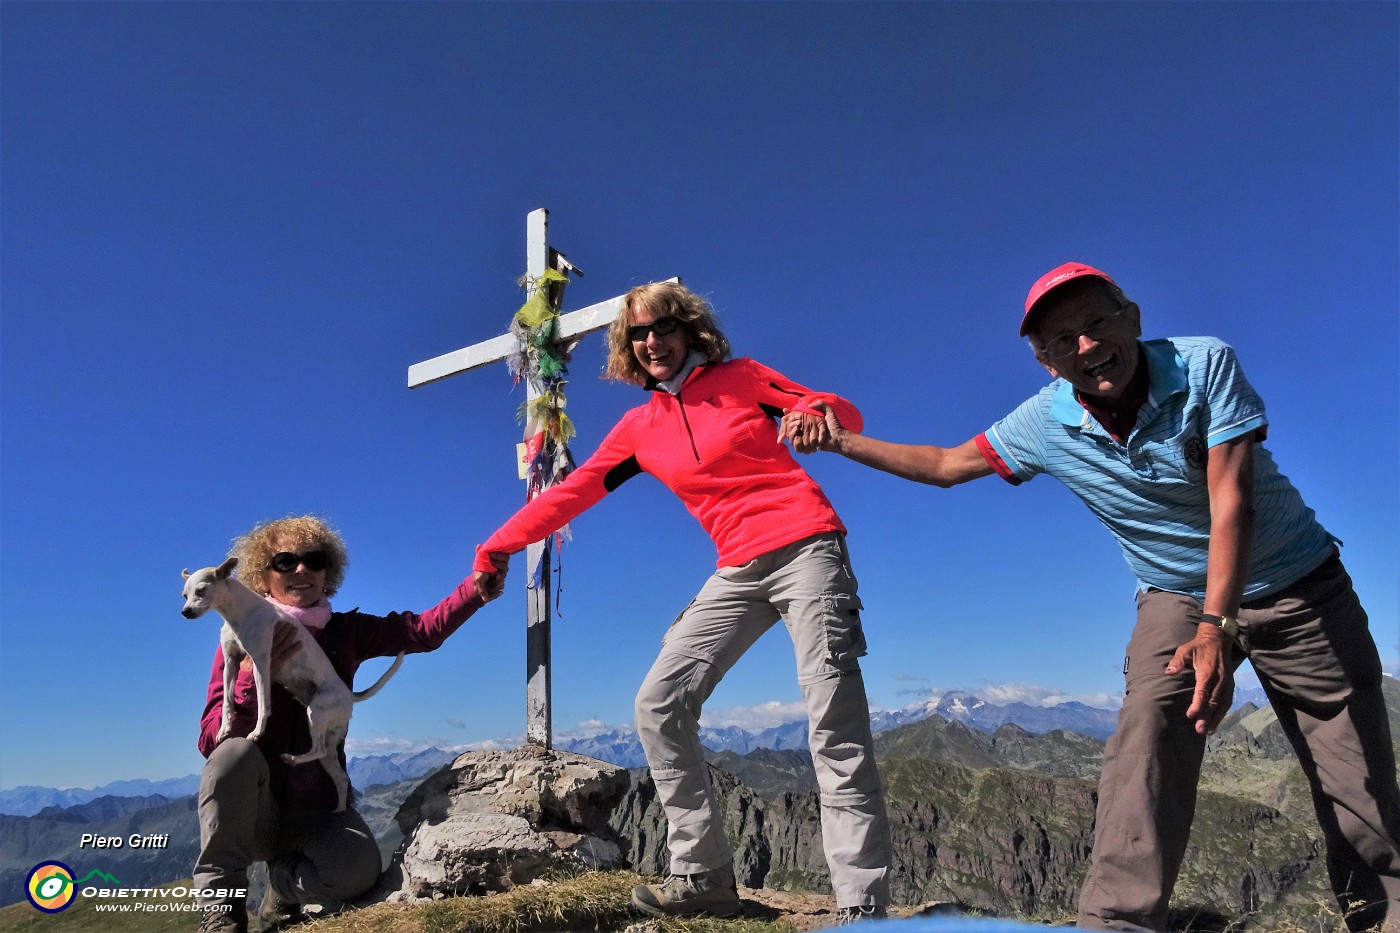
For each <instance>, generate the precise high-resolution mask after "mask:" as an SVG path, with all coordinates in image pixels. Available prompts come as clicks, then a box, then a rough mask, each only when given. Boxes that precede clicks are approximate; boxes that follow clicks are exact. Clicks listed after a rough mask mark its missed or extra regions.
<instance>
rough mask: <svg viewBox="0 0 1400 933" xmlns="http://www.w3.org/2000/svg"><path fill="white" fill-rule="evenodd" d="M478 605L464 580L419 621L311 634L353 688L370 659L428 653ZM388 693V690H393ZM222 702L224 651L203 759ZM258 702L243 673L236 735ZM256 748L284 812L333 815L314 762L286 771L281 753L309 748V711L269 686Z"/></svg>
mask: <svg viewBox="0 0 1400 933" xmlns="http://www.w3.org/2000/svg"><path fill="white" fill-rule="evenodd" d="M481 606H482V600H481V597H479V596H477V595H476V591H475V590H473V589H472V583H471V578H470V577H468V578H467V579H465V580H463V581H462V582H461V583H459V584H458V585H457V588H456V589H455V590H453V591H452V593H451V595H449V596H448V597H447V598H446V599H444V600H443V601H442V602H440V603H438V604H437V605H436V606H434V607H433V608H431V609H429V610H428V611H426V612H424V613H423V614H422V615H418V614H416V613H412V612H395V613H392V614H390V615H388V616H372V615H368V614H366V613H363V612H360V611H359V610H358V609H352V610H351V611H349V612H336V613H332V615H331V618H330V621H329V622H327V623H326V625H325V628H323V629H321V631H320V632H318V633H316V642H317V643H318V644H319V645H320V646H321V648H322V650H324V651H325V652H326V656H327V657H328V658H330V662H331V666H332V667H334V668H335V670H336V673H338V674H340V679H341V680H343V681H345V683H346V685H348V686H350V687H351V688H352V689H353V687H354V680H355V671H356V670H358V669H359V666H360V664H361V662H363V661H365V660H367V659H369V658H381V657H392V656H394V655H396V654H398V653H399V652H400V651H402V652H404V653H406V654H418V653H420V652H424V651H432V650H433V649H434V648H437V647H438V646H440V645H441V644H442V643H443V642H444V641H446V640H447V636H449V635H451V634H452V633H453V632H455V631H457V629H458V628H459V627H461V625H462V623H463V622H465V621H467V619H468V618H470V617H471V615H472V613H474V612H476V610H478V609H480V608H481ZM391 688H392V685H391ZM223 702H224V653H223V650H222V649H215V651H214V667H213V669H212V670H211V671H210V673H209V696H208V699H207V700H206V701H205V703H204V716H203V717H202V718H201V720H200V727H199V751H200V754H202V755H203V756H204V757H205V758H208V757H209V755H210V753H211V752H213V751H214V736H216V735H218V733H219V726H220V724H221V721H222V717H223ZM257 716H258V699H257V692H256V688H255V687H254V685H253V672H252V671H251V670H246V671H245V670H240V671H239V672H238V677H237V679H236V680H235V681H234V685H233V734H234V735H236V736H246V735H247V734H248V733H250V732H252V731H253V726H254V725H256V724H257ZM258 747H259V748H260V749H261V750H262V753H263V757H265V758H266V759H267V765H268V768H269V769H270V772H271V782H272V791H273V795H274V796H275V797H276V798H277V802H278V803H279V804H280V805H281V806H283V807H291V808H293V809H297V810H311V809H327V810H329V809H332V808H334V807H335V802H336V793H335V784H334V783H332V781H331V779H330V775H328V774H326V769H325V768H323V767H322V766H321V763H320V762H319V761H311V762H307V763H306V764H304V765H297V766H295V767H289V766H288V765H287V764H285V763H284V762H283V761H282V759H281V755H282V753H283V752H288V753H291V754H299V753H301V752H304V751H306V750H307V749H308V748H310V747H311V732H310V729H309V727H308V725H307V721H306V708H305V707H304V706H302V705H301V704H300V703H298V702H297V701H296V699H295V698H293V697H292V695H291V694H290V693H288V692H287V691H286V690H284V689H283V688H282V687H280V686H278V685H276V684H274V685H273V687H272V715H271V717H270V718H269V720H268V724H267V731H266V732H265V733H264V734H263V737H262V738H261V739H259V740H258ZM336 754H337V755H339V756H340V762H341V764H342V765H343V764H345V747H344V745H342V746H341V747H340V748H338V749H336Z"/></svg>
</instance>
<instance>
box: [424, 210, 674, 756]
mask: <svg viewBox="0 0 1400 933" xmlns="http://www.w3.org/2000/svg"><path fill="white" fill-rule="evenodd" d="M525 239H526V259H525V275H526V281H527V282H528V283H530V284H529V285H528V286H527V287H528V288H534V287H535V285H534V283H537V282H539V281H540V278H541V277H542V276H543V275H544V272H545V270H546V269H557V270H558V271H560V272H573V273H574V274H576V275H582V274H583V273H582V272H581V271H579V270H578V269H577V268H575V267H574V266H573V264H572V263H570V262H569V261H568V260H567V259H565V258H564V257H563V255H561V254H560V253H559V252H558V251H556V250H555V249H553V248H552V247H551V246H550V245H549V211H547V210H545V209H543V208H540V209H539V210H535V211H531V212H530V214H529V217H528V218H527V220H526V237H525ZM667 281H671V282H679V281H680V279H676V278H673V279H668V280H667ZM554 287H555V288H558V289H560V290H561V292H560V294H559V298H560V301H557V302H554V304H556V306H557V305H559V304H560V303H562V297H563V296H562V289H563V287H564V285H563V283H558V284H556V285H555V286H554ZM622 298H623V296H622V295H619V296H617V297H616V298H609V299H608V300H607V301H600V302H598V303H597V304H593V305H589V306H588V307H586V308H581V309H579V310H578V311H571V312H570V313H568V314H564V315H561V316H560V317H559V319H558V321H557V322H556V325H555V327H556V330H555V333H556V335H557V336H558V340H559V342H560V343H570V342H573V341H576V340H578V339H580V338H582V337H585V336H587V335H588V334H591V333H593V332H594V331H598V330H602V329H603V328H604V327H607V326H608V325H609V324H611V323H612V322H613V319H614V318H616V317H617V314H618V312H619V311H621V310H622ZM515 349H516V338H515V336H514V335H512V334H508V333H507V334H502V335H500V336H499V337H492V338H491V339H490V340H483V341H482V342H481V343H475V344H472V345H471V346H469V347H463V348H462V349H460V350H454V351H452V352H451V353H444V354H443V355H442V356H437V357H433V358H432V359H430V360H424V361H423V362H421V363H414V364H413V365H412V366H410V367H409V368H408V387H409V388H410V389H416V388H418V387H419V386H423V385H427V384H428V383H430V382H436V381H438V380H439V379H446V378H447V377H448V376H455V375H457V374H458V373H464V372H467V371H468V370H472V369H477V368H478V367H481V366H486V365H489V364H491V363H499V362H501V361H503V360H505V359H506V358H507V357H509V356H510V355H511V353H512V352H514V351H515ZM525 382H526V386H527V392H528V399H529V400H531V401H533V400H534V398H535V396H536V391H535V388H534V386H533V385H532V384H531V382H530V380H529V379H526V380H525ZM547 545H548V540H545V541H537V542H535V543H534V544H531V545H530V546H529V547H528V548H527V549H526V551H525V555H526V565H527V566H528V567H535V566H541V577H540V582H539V585H538V586H534V587H531V586H528V585H527V586H526V590H525V740H526V741H527V742H530V743H532V744H535V745H543V746H544V747H545V748H552V747H553V717H552V711H551V705H550V674H549V660H550V658H549V655H550V643H549V577H550V572H549V561H548V560H544V557H545V548H546V546H547ZM528 580H529V577H528V576H527V581H528Z"/></svg>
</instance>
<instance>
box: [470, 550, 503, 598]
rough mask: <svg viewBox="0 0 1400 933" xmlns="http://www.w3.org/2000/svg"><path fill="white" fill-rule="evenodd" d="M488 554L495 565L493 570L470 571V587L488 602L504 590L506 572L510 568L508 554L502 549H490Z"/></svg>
mask: <svg viewBox="0 0 1400 933" xmlns="http://www.w3.org/2000/svg"><path fill="white" fill-rule="evenodd" d="M489 556H490V558H491V563H492V564H494V565H495V567H496V569H495V570H492V571H489V572H488V571H485V570H476V571H473V572H472V587H473V588H474V589H475V590H476V595H478V596H480V597H481V598H482V599H483V600H485V601H486V602H488V603H489V602H490V601H491V600H493V599H495V598H496V597H497V596H500V595H501V593H502V592H504V590H505V588H506V573H507V572H508V571H509V570H510V555H509V554H507V553H505V552H504V551H492V552H491V553H490V555H489Z"/></svg>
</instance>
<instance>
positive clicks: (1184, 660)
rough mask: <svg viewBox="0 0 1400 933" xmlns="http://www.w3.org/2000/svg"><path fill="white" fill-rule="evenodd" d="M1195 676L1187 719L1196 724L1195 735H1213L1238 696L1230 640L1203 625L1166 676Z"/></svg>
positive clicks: (1170, 665)
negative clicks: (1231, 702) (1191, 674)
mask: <svg viewBox="0 0 1400 933" xmlns="http://www.w3.org/2000/svg"><path fill="white" fill-rule="evenodd" d="M1189 670H1194V671H1195V672H1196V692H1195V693H1194V694H1192V696H1191V705H1190V706H1189V707H1188V708H1187V710H1186V718H1187V719H1192V720H1195V723H1196V732H1197V733H1199V734H1200V735H1210V734H1211V733H1213V732H1214V731H1215V729H1216V727H1217V726H1219V725H1220V720H1222V719H1224V718H1225V714H1226V713H1228V712H1229V711H1230V701H1231V700H1232V699H1234V696H1235V672H1234V668H1233V667H1231V665H1230V639H1229V638H1228V637H1227V636H1226V635H1225V633H1224V632H1222V631H1221V630H1220V629H1219V628H1218V627H1216V626H1214V625H1210V624H1209V623H1203V624H1202V625H1201V626H1200V627H1199V628H1198V629H1197V631H1196V637H1195V638H1193V639H1191V640H1190V641H1188V642H1187V643H1186V644H1184V645H1182V646H1181V647H1180V648H1177V649H1176V654H1174V655H1172V659H1171V661H1169V662H1168V663H1167V668H1166V670H1165V672H1164V673H1166V674H1167V676H1169V677H1170V676H1176V675H1178V674H1184V673H1186V672H1187V671H1189Z"/></svg>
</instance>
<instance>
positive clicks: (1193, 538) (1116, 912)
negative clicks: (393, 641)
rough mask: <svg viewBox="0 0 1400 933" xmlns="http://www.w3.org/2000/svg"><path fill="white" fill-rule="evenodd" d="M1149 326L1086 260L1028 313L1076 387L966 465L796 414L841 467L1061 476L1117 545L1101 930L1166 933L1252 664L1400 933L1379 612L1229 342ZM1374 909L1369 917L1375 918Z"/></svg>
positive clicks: (1031, 405) (1370, 921)
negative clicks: (1130, 600) (1119, 664)
mask: <svg viewBox="0 0 1400 933" xmlns="http://www.w3.org/2000/svg"><path fill="white" fill-rule="evenodd" d="M1139 314H1140V312H1139V309H1138V306H1137V305H1136V304H1134V303H1133V302H1131V301H1129V300H1128V299H1127V298H1126V296H1124V294H1123V292H1122V291H1121V290H1120V289H1119V288H1118V286H1117V285H1116V284H1115V283H1114V282H1113V280H1112V279H1110V278H1109V277H1108V276H1107V275H1105V274H1104V273H1102V272H1100V271H1098V270H1097V269H1093V268H1091V267H1089V266H1085V265H1082V264H1079V263H1067V264H1065V265H1063V266H1060V267H1058V268H1056V269H1053V270H1051V271H1050V272H1048V273H1046V274H1045V275H1044V276H1042V277H1041V278H1040V279H1039V280H1038V281H1037V282H1036V283H1035V285H1034V287H1032V288H1031V291H1030V294H1029V295H1028V296H1027V298H1026V310H1025V316H1024V317H1023V318H1022V321H1021V335H1022V336H1023V337H1029V339H1030V344H1031V348H1032V349H1033V350H1034V351H1035V355H1036V359H1037V360H1039V361H1040V363H1041V364H1042V365H1043V366H1044V367H1045V368H1046V369H1047V370H1048V371H1049V372H1050V375H1052V376H1054V377H1055V381H1054V382H1052V383H1050V385H1048V386H1046V387H1045V388H1044V389H1042V390H1041V391H1040V392H1039V393H1037V394H1036V395H1035V396H1033V397H1032V398H1030V399H1028V400H1027V401H1026V402H1024V403H1023V404H1022V405H1020V406H1019V407H1018V408H1017V409H1016V410H1015V411H1013V412H1012V413H1011V414H1009V415H1007V416H1006V417H1005V418H1003V419H1002V420H1001V421H999V422H997V423H996V424H995V425H993V426H992V427H991V428H990V429H989V430H988V431H986V432H985V433H983V434H980V435H978V436H977V437H974V438H972V439H971V440H969V441H967V442H966V443H963V444H961V445H959V446H957V447H952V448H943V447H934V446H924V445H912V444H894V443H889V442H886V441H880V440H876V439H874V438H870V437H866V436H864V435H861V434H856V433H854V432H852V431H849V430H847V429H845V428H844V427H843V426H842V425H841V423H840V422H839V421H838V420H837V419H836V417H835V416H834V415H833V414H832V413H831V412H830V411H828V412H827V413H826V420H825V422H824V423H823V422H822V421H819V420H817V419H815V418H812V417H810V416H803V415H802V414H800V413H790V414H789V415H787V416H785V418H784V425H783V427H784V432H785V433H786V434H787V435H788V437H789V438H791V439H792V441H793V444H794V447H796V448H797V449H798V450H801V451H803V452H810V451H812V450H816V449H825V450H834V451H837V452H839V453H841V454H843V455H845V456H847V457H849V458H851V459H852V460H856V461H858V462H860V463H864V464H867V465H869V466H873V467H876V468H877V469H881V470H885V471H887V472H890V473H894V474H895V475H897V476H902V477H905V478H906V479H911V480H915V481H918V482H924V483H932V484H934V485H938V486H945V487H946V486H953V485H956V484H958V483H964V482H967V481H969V480H973V479H977V478H979V477H982V476H989V475H991V474H992V473H996V474H998V475H1000V476H1001V477H1003V478H1004V479H1006V480H1008V481H1009V482H1011V483H1013V484H1017V485H1019V484H1020V483H1023V482H1025V481H1026V480H1029V479H1031V478H1033V477H1034V476H1036V475H1037V474H1039V473H1048V474H1050V475H1051V476H1054V477H1055V478H1056V479H1058V480H1060V481H1061V482H1062V483H1064V484H1065V485H1066V486H1068V487H1069V488H1070V489H1071V490H1073V491H1074V493H1075V494H1076V495H1078V496H1079V497H1080V498H1081V499H1082V500H1083V501H1084V503H1085V504H1086V505H1087V506H1088V507H1089V509H1090V510H1091V511H1092V512H1093V513H1094V514H1095V515H1096V516H1097V517H1098V518H1099V520H1100V521H1102V522H1103V523H1104V524H1105V525H1106V526H1107V527H1108V529H1109V530H1110V531H1111V532H1113V534H1114V536H1115V537H1116V538H1117V539H1118V543H1119V544H1120V545H1121V547H1122V548H1123V556H1124V557H1125V558H1126V559H1127V561H1128V564H1129V566H1131V567H1132V570H1133V573H1134V574H1135V575H1136V576H1137V578H1138V581H1139V591H1138V620H1137V625H1136V627H1135V628H1134V629H1133V634H1132V637H1131V638H1130V640H1129V642H1128V651H1127V661H1126V665H1125V674H1126V679H1127V683H1126V693H1125V696H1124V700H1123V709H1122V712H1121V713H1120V714H1119V717H1118V727H1117V729H1116V731H1115V732H1114V734H1113V736H1112V738H1110V739H1109V742H1108V747H1107V749H1106V750H1105V752H1104V760H1103V771H1102V775H1101V777H1100V780H1099V804H1098V813H1097V817H1096V823H1095V831H1094V851H1093V861H1092V863H1091V865H1090V868H1089V872H1088V874H1087V876H1086V877H1085V880H1084V885H1083V887H1082V888H1081V890H1080V898H1079V925H1080V927H1081V928H1085V929H1108V930H1164V929H1166V922H1167V902H1168V900H1169V898H1170V897H1171V892H1172V887H1173V885H1175V883H1176V877H1177V872H1178V871H1179V869H1180V867H1181V862H1182V858H1183V856H1184V854H1185V851H1186V842H1187V838H1188V836H1189V834H1190V829H1191V820H1192V817H1193V816H1194V813H1195V805H1196V785H1197V783H1198V781H1199V779H1200V771H1201V760H1202V757H1203V755H1204V753H1205V740H1206V736H1207V735H1208V734H1209V733H1211V732H1213V731H1214V730H1215V728H1216V726H1217V725H1218V724H1219V723H1220V720H1221V719H1222V718H1224V716H1225V714H1226V712H1228V710H1229V706H1230V700H1231V697H1232V696H1233V693H1234V677H1233V672H1234V669H1235V668H1236V667H1238V666H1239V663H1240V662H1241V661H1242V660H1243V659H1244V658H1249V660H1250V663H1251V664H1252V665H1253V666H1254V669H1255V671H1256V672H1257V673H1258V675H1259V680H1260V682H1261V683H1262V684H1263V686H1264V690H1265V692H1266V693H1267V694H1268V695H1269V700H1270V702H1271V704H1272V705H1273V708H1274V711H1275V713H1277V715H1278V720H1279V723H1280V725H1282V726H1283V729H1284V731H1285V732H1286V733H1287V735H1288V739H1289V741H1290V742H1291V743H1292V745H1293V748H1294V750H1295V751H1296V753H1297V754H1298V758H1299V759H1300V761H1301V762H1302V765H1303V770H1304V772H1305V773H1306V774H1307V778H1308V782H1309V784H1310V785H1311V787H1312V793H1313V802H1314V806H1315V808H1316V810H1317V815H1318V821H1319V822H1320V824H1321V826H1322V831H1323V834H1324V836H1325V837H1326V841H1327V867H1328V872H1329V875H1330V878H1331V881H1332V887H1333V890H1334V891H1335V892H1336V895H1337V899H1338V902H1339V904H1340V905H1341V907H1342V910H1343V912H1344V913H1345V914H1346V922H1347V925H1348V926H1349V927H1350V928H1351V929H1352V930H1366V929H1374V928H1377V927H1383V928H1384V929H1386V930H1391V929H1400V790H1398V789H1397V787H1396V776H1395V757H1394V751H1393V748H1392V745H1391V736H1390V726H1389V723H1388V721H1387V718H1386V709H1385V702H1384V698H1383V696H1382V693H1381V665H1380V658H1379V656H1378V654H1377V651H1376V645H1375V642H1374V641H1373V639H1372V638H1371V634H1370V630H1369V628H1368V622H1367V618H1366V612H1365V610H1364V609H1362V607H1361V604H1360V602H1359V601H1358V600H1357V598H1356V594H1355V592H1354V591H1353V589H1352V584H1351V578H1350V577H1349V576H1347V572H1346V570H1345V569H1344V568H1343V567H1342V563H1341V559H1340V557H1339V555H1338V551H1337V542H1336V541H1335V539H1333V538H1332V537H1331V536H1330V535H1329V534H1328V533H1327V531H1326V530H1325V529H1324V528H1323V527H1322V526H1321V525H1320V524H1319V523H1318V522H1317V519H1316V517H1315V516H1314V515H1313V512H1312V510H1311V509H1309V508H1308V507H1307V506H1306V505H1305V504H1304V503H1303V500H1302V497H1301V496H1300V495H1299V494H1298V491H1297V490H1296V489H1294V488H1293V486H1292V484H1291V483H1290V482H1289V481H1288V479H1287V478H1286V477H1285V476H1283V474H1281V473H1280V472H1279V471H1278V468H1277V466H1275V464H1274V461H1273V457H1272V456H1270V454H1269V452H1268V451H1267V450H1266V449H1264V447H1263V446H1262V441H1263V440H1264V438H1265V436H1266V435H1267V432H1268V420H1267V418H1266V417H1265V414H1264V404H1263V402H1262V401H1261V400H1260V398H1259V396H1258V394H1257V393H1256V392H1255V391H1254V389H1253V388H1252V387H1251V386H1250V384H1249V382H1248V380H1246V379H1245V376H1244V373H1243V371H1242V370H1241V369H1240V365H1239V362H1238V361H1237V360H1236V358H1235V352H1234V350H1232V349H1231V348H1230V347H1229V346H1227V345H1226V344H1224V343H1222V342H1221V341H1219V340H1215V339H1213V338H1209V337H1190V338H1171V339H1163V340H1148V341H1140V340H1139V339H1138V338H1139V337H1140V336H1141V334H1142V327H1141V320H1140V317H1139ZM1358 904H1360V905H1364V906H1361V907H1359V908H1358V907H1357V906H1356V905H1358Z"/></svg>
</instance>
